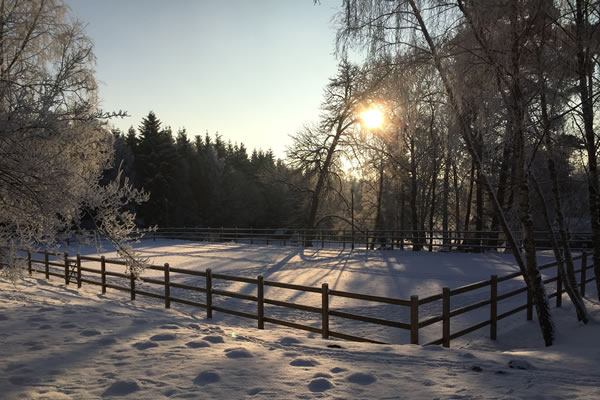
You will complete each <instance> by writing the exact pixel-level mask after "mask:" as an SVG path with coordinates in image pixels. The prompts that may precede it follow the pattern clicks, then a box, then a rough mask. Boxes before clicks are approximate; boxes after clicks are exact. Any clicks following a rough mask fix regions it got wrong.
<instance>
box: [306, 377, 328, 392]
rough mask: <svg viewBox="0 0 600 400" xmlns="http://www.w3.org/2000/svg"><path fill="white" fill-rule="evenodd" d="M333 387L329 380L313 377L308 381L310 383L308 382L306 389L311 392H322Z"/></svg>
mask: <svg viewBox="0 0 600 400" xmlns="http://www.w3.org/2000/svg"><path fill="white" fill-rule="evenodd" d="M332 387H333V385H332V384H331V382H329V381H328V380H327V379H325V378H317V379H313V380H312V381H310V383H309V384H308V389H309V390H310V391H311V392H324V391H326V390H329V389H331V388H332Z"/></svg>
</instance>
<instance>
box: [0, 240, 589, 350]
mask: <svg viewBox="0 0 600 400" xmlns="http://www.w3.org/2000/svg"><path fill="white" fill-rule="evenodd" d="M51 257H54V259H51ZM21 260H22V261H25V262H26V268H27V271H28V273H29V275H33V274H34V273H35V274H41V275H44V277H45V278H46V279H48V280H50V279H51V277H57V278H60V279H61V280H64V283H65V285H69V284H71V283H74V284H77V287H78V288H79V287H81V286H82V284H83V283H85V284H89V285H96V286H100V288H101V291H102V293H106V291H107V289H113V290H117V291H122V292H125V293H128V294H129V296H130V299H131V300H135V299H136V297H137V296H147V297H151V298H155V299H159V300H161V301H162V302H164V307H165V308H170V307H171V304H172V303H179V304H184V305H187V306H192V307H199V308H202V309H204V310H206V317H207V318H208V319H210V318H212V317H213V313H214V312H220V313H225V314H231V315H234V316H238V317H242V318H246V319H251V320H255V321H257V327H258V329H264V327H265V323H270V324H274V325H281V326H286V327H289V328H294V329H299V330H303V331H308V332H313V333H318V334H321V335H322V337H323V338H329V337H335V338H340V339H346V340H354V341H362V342H371V343H383V342H381V341H379V340H375V339H373V338H365V337H359V336H355V335H351V334H348V333H342V332H337V331H333V330H331V329H330V328H329V326H330V322H331V320H332V318H335V319H337V318H339V319H341V320H353V321H358V322H361V323H368V324H374V325H379V326H384V327H390V328H397V329H401V330H404V331H407V332H408V334H409V336H410V343H412V344H419V330H421V329H423V328H425V327H428V326H431V325H434V324H439V323H441V337H440V338H439V339H436V340H433V341H429V342H427V343H426V344H438V345H440V344H441V345H443V346H445V347H449V346H450V342H451V341H452V340H454V339H457V338H459V337H461V336H464V335H467V334H469V333H471V332H474V331H476V330H478V329H481V328H483V327H486V326H489V327H490V338H491V339H494V340H495V339H496V336H497V329H498V321H500V320H502V319H504V318H507V317H509V316H511V315H514V314H517V313H519V312H522V311H526V315H527V319H528V320H531V319H532V318H533V302H532V296H531V295H530V294H529V293H527V287H525V286H524V283H523V282H522V279H521V278H522V277H521V273H520V272H515V273H512V274H508V275H504V276H500V277H499V276H497V275H492V276H491V277H490V279H488V280H485V281H480V282H475V283H472V284H469V285H466V286H461V287H457V288H453V289H451V288H447V287H446V288H443V289H442V292H441V293H438V294H435V295H432V296H428V297H423V298H419V296H416V295H413V296H410V298H409V299H399V298H391V297H382V296H374V295H369V294H360V293H353V292H347V291H341V290H335V289H329V286H328V284H327V283H323V284H322V285H321V286H320V287H312V286H304V285H297V284H292V283H284V282H276V281H270V280H265V279H264V277H263V276H261V275H259V276H258V277H256V278H249V277H241V276H232V275H226V274H220V273H213V272H212V270H211V269H210V268H209V269H207V270H206V271H197V270H189V269H184V268H175V267H171V266H170V265H169V264H164V265H150V266H148V267H147V269H148V270H153V271H159V272H161V275H162V279H159V278H157V277H151V278H150V277H143V276H136V275H134V274H133V273H129V272H128V273H122V272H114V271H110V270H107V266H121V267H123V266H126V263H125V262H124V261H122V260H111V259H106V258H105V257H104V256H101V257H90V256H82V255H79V254H77V255H76V256H75V257H72V256H69V254H67V253H50V252H45V251H27V252H26V257H22V258H21ZM574 260H577V261H580V266H579V269H577V270H576V271H575V273H576V274H577V277H578V282H577V289H578V290H579V291H580V293H581V295H582V296H585V290H586V284H587V283H589V282H592V281H593V280H595V279H596V277H595V276H594V274H593V266H592V265H588V264H587V255H586V253H585V252H584V253H582V254H581V255H579V256H577V257H574ZM82 261H85V262H86V265H85V266H83V265H82ZM90 264H96V265H97V266H98V268H92V267H90ZM1 265H4V264H1ZM539 269H540V270H541V271H546V273H547V272H549V270H550V269H554V270H556V275H554V276H550V277H548V278H546V279H544V283H545V284H554V287H555V288H556V289H555V291H554V292H552V293H550V294H549V297H550V298H556V307H560V306H561V304H562V295H563V293H565V289H564V287H563V286H564V285H563V284H562V279H563V277H561V276H560V275H559V274H558V268H557V263H556V262H552V263H548V264H544V265H541V266H539ZM590 270H592V272H591V273H588V272H589V271H590ZM83 273H85V275H84V274H83ZM547 275H548V274H547ZM186 276H187V277H190V278H195V279H200V280H199V281H198V280H196V281H193V283H194V284H188V283H181V282H174V281H173V277H186ZM109 279H110V280H109ZM511 280H512V281H513V285H512V286H513V287H514V286H515V285H514V283H515V281H514V280H519V283H520V286H521V287H519V288H517V289H512V290H509V291H502V290H501V289H503V288H504V290H506V289H505V287H504V286H503V285H504V282H509V281H511ZM219 282H233V283H243V284H247V285H250V287H251V288H252V290H251V291H250V292H248V290H247V289H246V290H244V293H242V292H241V291H235V290H224V289H221V288H220V285H219ZM139 283H143V284H147V285H148V288H147V289H146V288H145V287H144V289H143V290H142V289H140V288H139V285H138V284H139ZM265 287H271V288H277V289H278V290H287V291H296V292H300V293H313V294H314V295H316V296H319V297H320V301H318V303H319V304H318V306H317V305H315V304H313V305H308V304H300V303H297V302H291V301H282V300H277V299H272V298H269V297H266V296H265ZM173 289H174V290H177V291H181V292H182V293H183V294H184V295H183V296H181V295H179V294H174V293H173ZM482 290H487V293H488V295H486V296H485V297H484V298H479V299H478V300H477V301H475V302H472V303H468V304H461V305H460V306H459V307H457V308H452V304H453V303H454V300H453V299H454V298H458V296H462V295H465V294H468V293H473V292H475V291H482ZM500 293H501V294H500ZM523 294H527V296H526V297H527V301H526V303H525V304H520V305H518V306H516V307H514V308H511V309H508V310H504V311H503V312H501V313H499V305H500V304H501V302H502V301H505V300H507V299H510V298H512V297H514V296H518V295H523ZM198 296H200V297H198ZM336 297H339V298H349V299H355V300H361V301H366V302H370V303H376V304H386V305H389V306H393V307H399V308H401V309H404V310H406V311H407V314H408V320H406V321H396V320H389V319H385V318H376V317H373V316H369V315H360V314H357V313H351V312H346V311H341V310H337V309H334V308H332V307H331V306H330V300H331V299H333V298H336ZM223 298H230V299H231V298H233V299H238V300H242V301H244V302H249V303H251V304H252V307H250V308H248V307H245V308H244V309H243V310H242V309H233V308H228V307H226V304H224V303H223V302H222V299H223ZM440 302H441V313H434V315H426V316H425V315H424V316H421V315H420V312H422V310H423V308H424V306H427V307H430V306H432V305H435V304H439V303H440ZM267 306H268V307H267ZM274 307H279V308H284V309H287V310H298V311H302V312H307V313H311V314H314V315H315V316H316V317H317V319H318V320H320V326H313V325H307V324H302V323H299V322H298V321H291V320H286V319H282V318H276V317H275V316H274V315H272V313H270V311H271V310H273V309H274ZM474 310H484V311H485V310H487V311H486V312H487V313H488V315H489V317H488V318H486V319H485V320H483V321H481V322H478V323H476V324H475V325H471V326H467V327H462V329H460V330H458V331H454V332H453V331H452V330H451V326H452V320H453V318H456V317H458V316H460V315H463V314H465V313H468V312H471V311H474Z"/></svg>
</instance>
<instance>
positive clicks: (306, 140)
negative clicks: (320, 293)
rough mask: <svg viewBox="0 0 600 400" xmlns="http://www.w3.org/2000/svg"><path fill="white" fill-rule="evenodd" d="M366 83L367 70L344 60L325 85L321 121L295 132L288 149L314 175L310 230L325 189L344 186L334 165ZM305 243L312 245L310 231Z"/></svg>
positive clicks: (290, 156)
mask: <svg viewBox="0 0 600 400" xmlns="http://www.w3.org/2000/svg"><path fill="white" fill-rule="evenodd" d="M364 83H365V80H364V72H363V71H361V69H360V68H359V67H357V66H355V65H352V64H350V63H348V62H346V61H343V62H342V63H341V64H340V66H339V71H338V74H337V75H336V76H335V77H334V78H332V79H330V82H329V84H328V85H327V87H326V88H325V95H324V100H323V104H322V110H323V114H322V116H321V121H320V124H319V125H318V126H317V127H314V128H310V127H305V129H304V130H303V131H301V132H299V133H298V134H297V135H295V136H293V137H292V139H293V144H292V145H291V146H290V148H288V150H287V157H288V159H289V160H290V162H291V166H292V167H294V168H297V169H299V170H302V171H303V172H304V173H305V174H306V175H307V176H309V177H313V178H314V179H315V182H314V187H312V188H311V193H312V194H311V200H310V206H309V211H308V220H307V223H306V227H307V228H308V229H309V230H312V229H314V228H315V227H316V224H315V223H316V221H317V213H318V211H319V206H320V205H321V202H322V199H323V195H324V193H325V192H326V191H328V190H334V188H335V187H336V186H337V188H338V189H339V188H341V184H340V183H341V179H340V177H339V175H338V174H337V173H336V172H335V168H334V166H336V165H338V166H339V155H340V148H341V147H343V145H344V141H345V139H346V135H347V134H348V132H349V130H350V129H351V128H352V127H353V125H354V124H355V123H356V122H357V121H358V114H357V113H358V111H359V110H358V106H359V102H360V100H361V98H362V97H363V96H364V95H365V93H366V91H365V90H364V88H362V87H361V85H363V84H364ZM335 183H337V185H335ZM305 245H307V246H311V245H312V236H311V235H310V234H309V235H308V236H307V239H306V242H305Z"/></svg>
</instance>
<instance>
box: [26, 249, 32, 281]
mask: <svg viewBox="0 0 600 400" xmlns="http://www.w3.org/2000/svg"><path fill="white" fill-rule="evenodd" d="M27 271H29V275H30V276H31V274H32V273H33V271H32V270H31V253H30V252H29V251H28V252H27Z"/></svg>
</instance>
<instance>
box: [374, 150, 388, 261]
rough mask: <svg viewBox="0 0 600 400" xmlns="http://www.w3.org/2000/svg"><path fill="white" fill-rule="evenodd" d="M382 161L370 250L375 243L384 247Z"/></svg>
mask: <svg viewBox="0 0 600 400" xmlns="http://www.w3.org/2000/svg"><path fill="white" fill-rule="evenodd" d="M383 172H384V169H383V159H382V160H381V162H380V165H379V185H378V190H377V212H376V213H375V232H374V233H373V239H372V240H371V250H374V248H375V242H377V241H379V242H380V243H381V246H382V247H385V236H384V234H383V232H382V230H383V215H382V213H381V202H382V199H383Z"/></svg>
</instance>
